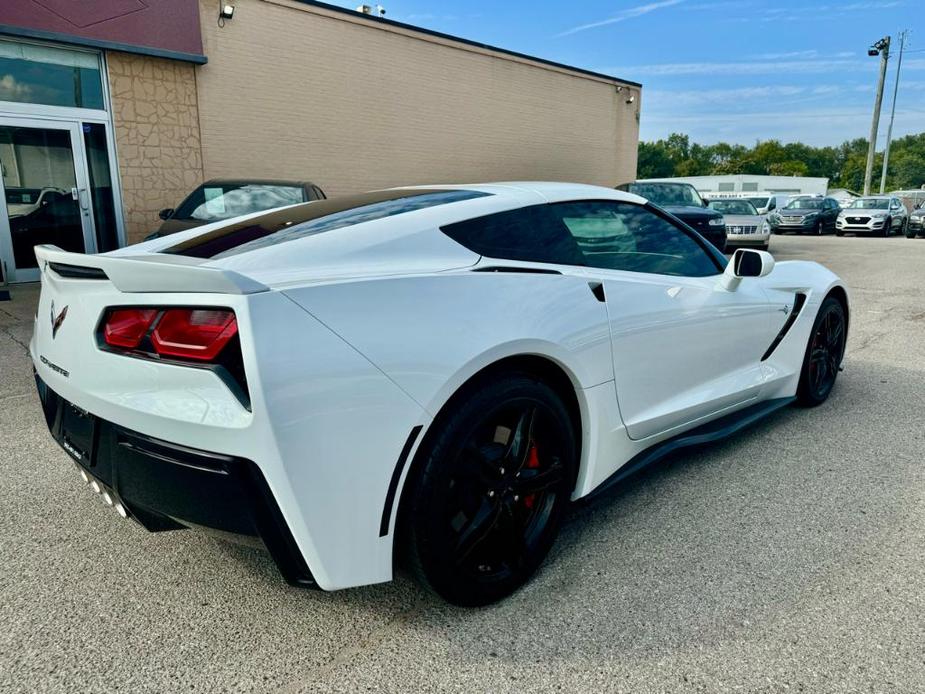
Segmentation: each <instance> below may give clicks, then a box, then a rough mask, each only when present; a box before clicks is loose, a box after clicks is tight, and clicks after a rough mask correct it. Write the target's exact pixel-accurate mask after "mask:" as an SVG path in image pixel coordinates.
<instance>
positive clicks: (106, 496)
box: [103, 492, 112, 506]
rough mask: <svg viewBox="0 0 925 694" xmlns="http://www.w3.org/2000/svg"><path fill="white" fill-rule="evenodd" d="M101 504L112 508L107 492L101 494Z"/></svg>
mask: <svg viewBox="0 0 925 694" xmlns="http://www.w3.org/2000/svg"><path fill="white" fill-rule="evenodd" d="M103 503H104V504H106V505H107V506H112V497H111V496H109V492H103Z"/></svg>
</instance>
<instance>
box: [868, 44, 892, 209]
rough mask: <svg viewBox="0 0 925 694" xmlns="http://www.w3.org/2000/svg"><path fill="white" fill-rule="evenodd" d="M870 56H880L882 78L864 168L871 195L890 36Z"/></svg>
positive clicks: (874, 46)
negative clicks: (865, 166) (871, 180)
mask: <svg viewBox="0 0 925 694" xmlns="http://www.w3.org/2000/svg"><path fill="white" fill-rule="evenodd" d="M867 55H869V56H870V57H872V58H873V57H875V56H877V55H879V56H880V79H879V80H878V81H877V97H876V99H874V117H873V120H872V121H871V123H870V140H869V141H868V145H867V168H866V169H865V170H864V195H870V179H871V177H872V176H873V174H874V153H875V152H876V150H877V130H878V129H879V127H880V107H881V106H882V105H883V83H884V82H885V81H886V63H887V61H888V60H889V59H890V37H889V36H884V37H883V38H882V39H880V40H879V41H877V43H875V44H874V45H873V46H871V47H870V49H868V51H867Z"/></svg>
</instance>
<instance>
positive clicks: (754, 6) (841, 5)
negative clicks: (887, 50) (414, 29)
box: [336, 0, 925, 145]
mask: <svg viewBox="0 0 925 694" xmlns="http://www.w3.org/2000/svg"><path fill="white" fill-rule="evenodd" d="M336 4H339V5H343V6H347V7H351V8H352V7H356V5H357V4H359V2H338V3H336ZM382 4H383V5H384V6H385V8H386V10H387V12H388V14H387V16H388V18H390V19H395V20H397V21H402V22H408V23H410V24H415V25H417V26H421V27H425V28H428V29H434V30H436V31H443V32H446V33H449V34H455V35H457V36H462V37H465V38H468V39H472V40H476V41H481V42H484V43H488V44H493V45H496V46H500V47H503V48H509V49H511V50H515V51H520V52H523V53H528V54H531V55H536V56H539V57H543V58H547V59H550V60H556V61H559V62H563V63H567V64H570V65H576V66H579V67H584V68H588V69H591V70H596V71H599V72H604V73H608V74H611V75H615V76H617V77H622V78H625V79H629V80H633V81H636V82H642V83H643V98H642V119H641V126H640V128H641V132H640V137H641V138H642V139H644V140H652V139H656V138H659V137H664V136H666V135H667V134H669V133H671V132H675V131H677V132H684V133H688V134H689V135H690V136H691V138H692V139H693V140H694V141H697V142H702V143H713V142H717V141H720V140H725V141H728V142H738V143H742V144H753V143H754V142H755V141H756V140H759V139H770V138H777V139H780V140H783V141H785V142H789V141H802V142H806V143H808V144H813V145H828V144H839V143H841V142H843V141H844V140H847V139H851V138H855V137H866V136H867V134H868V132H869V129H870V116H871V109H872V106H873V100H874V90H875V84H876V74H877V64H878V59H876V58H869V57H868V56H867V48H868V46H869V45H870V44H871V43H873V42H874V41H876V40H877V39H879V38H880V37H881V36H885V35H887V34H890V35H892V36H893V37H894V45H893V52H892V57H891V59H890V70H889V75H888V81H887V91H886V96H885V97H884V115H885V116H887V115H888V113H889V106H890V103H891V98H892V93H893V92H892V90H893V80H894V78H895V70H896V59H895V58H896V53H898V48H899V41H898V33H899V32H900V31H901V30H902V29H910V30H912V31H911V32H910V35H909V40H908V41H907V49H908V51H909V52H907V54H906V56H905V57H904V59H903V70H902V79H901V82H900V90H899V99H898V101H897V107H896V124H895V126H894V137H895V136H898V135H903V134H907V133H913V132H922V131H925V0H840V1H839V0H815V1H813V0H611V1H610V2H604V1H601V0H585V1H584V2H559V1H553V0H547V1H545V2H541V1H537V2H523V1H521V0H506V1H505V2H497V1H491V0H468V1H466V2H462V1H457V2H454V3H447V2H440V3H438V2H435V1H434V0H428V1H427V2H425V0H384V1H383V2H382ZM885 135H886V119H885V118H884V120H883V121H882V122H881V133H880V137H881V140H882V139H883V138H885Z"/></svg>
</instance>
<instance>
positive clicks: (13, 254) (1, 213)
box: [0, 117, 96, 282]
mask: <svg viewBox="0 0 925 694" xmlns="http://www.w3.org/2000/svg"><path fill="white" fill-rule="evenodd" d="M0 170H2V174H3V176H2V183H0V193H2V196H0V260H2V261H3V262H4V263H5V265H6V274H7V278H8V279H9V281H11V282H29V281H36V280H38V278H39V271H38V267H37V265H36V260H35V253H34V251H33V246H35V245H37V244H42V243H49V244H53V245H55V246H58V247H60V248H62V249H64V250H66V251H76V252H78V253H93V252H95V251H96V247H95V243H94V231H93V213H92V205H91V199H90V195H89V193H88V185H87V166H86V162H85V158H84V150H83V140H82V138H81V136H80V124H79V123H77V122H76V121H75V122H56V121H50V120H39V119H28V118H13V117H9V118H7V117H0Z"/></svg>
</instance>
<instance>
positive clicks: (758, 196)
mask: <svg viewBox="0 0 925 694" xmlns="http://www.w3.org/2000/svg"><path fill="white" fill-rule="evenodd" d="M790 198H791V196H789V195H784V194H783V193H752V194H751V195H748V196H746V197H745V199H746V200H748V201H749V202H750V203H751V204H752V205H754V206H755V209H756V210H758V214H768V213H770V212H773V211H774V210H776V209H778V208H781V207H783V206H784V205H786V204H787V203H788V202H790Z"/></svg>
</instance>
